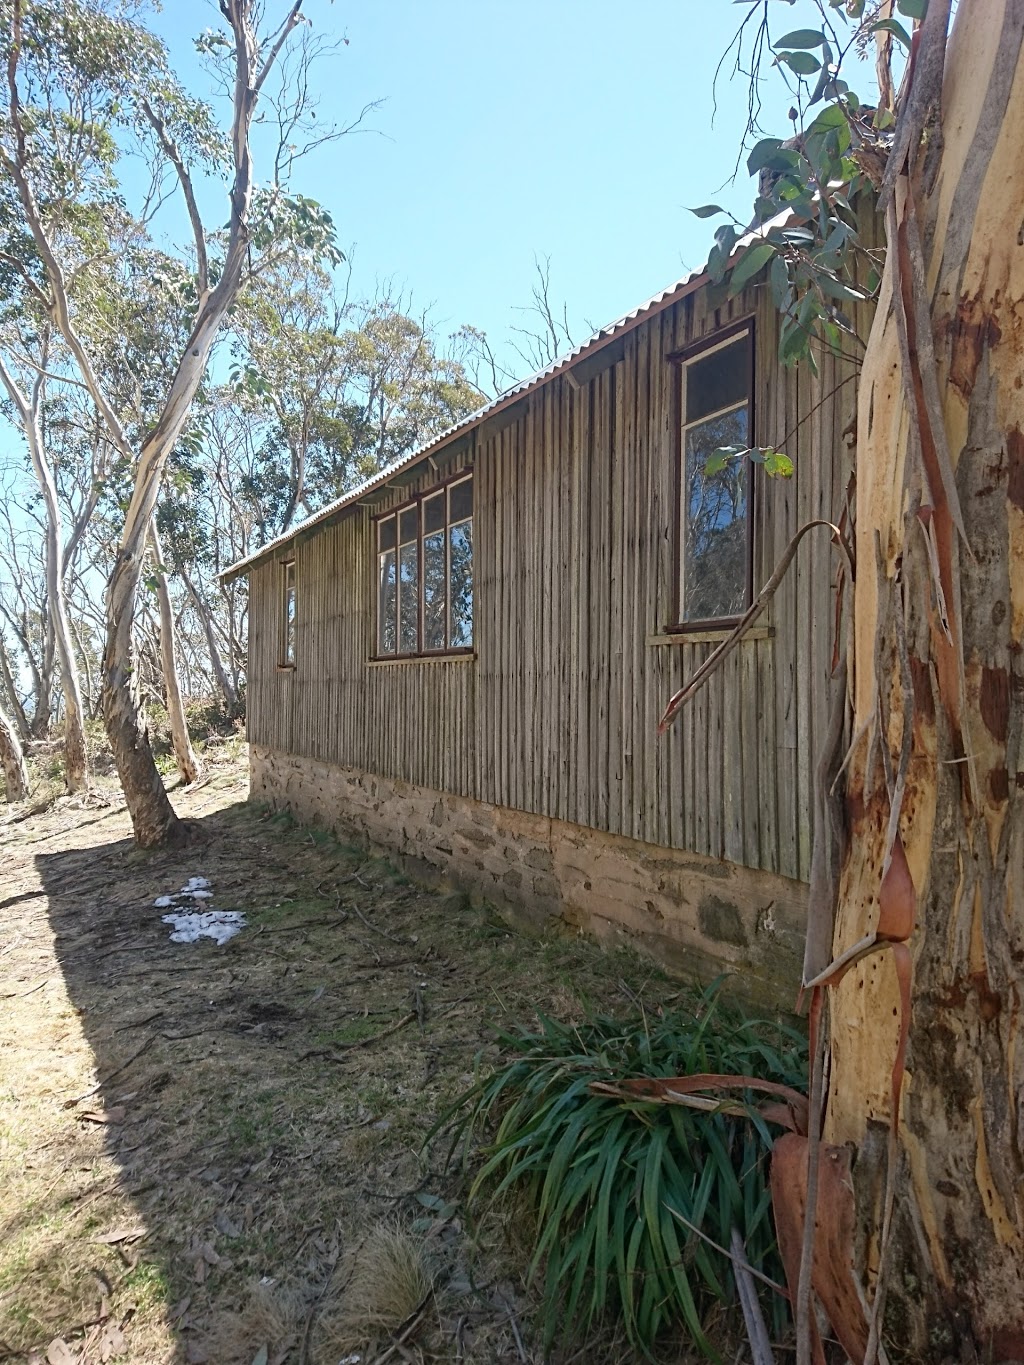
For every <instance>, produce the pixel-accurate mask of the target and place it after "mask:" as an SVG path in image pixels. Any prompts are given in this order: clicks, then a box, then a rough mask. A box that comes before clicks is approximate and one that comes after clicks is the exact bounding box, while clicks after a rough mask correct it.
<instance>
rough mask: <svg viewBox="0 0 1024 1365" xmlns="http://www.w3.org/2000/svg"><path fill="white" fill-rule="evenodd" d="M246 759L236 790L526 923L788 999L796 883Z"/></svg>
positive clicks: (287, 758) (328, 770)
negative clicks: (244, 776)
mask: <svg viewBox="0 0 1024 1365" xmlns="http://www.w3.org/2000/svg"><path fill="white" fill-rule="evenodd" d="M250 769H251V778H252V781H251V788H250V799H252V800H254V801H260V802H265V803H266V804H268V805H269V806H271V807H273V808H274V809H287V810H289V811H291V812H292V814H293V815H295V817H296V818H297V819H299V820H302V821H303V822H305V823H310V824H319V825H324V826H327V827H328V828H331V829H334V830H336V831H339V832H341V831H344V832H346V833H348V834H355V835H356V836H357V837H359V838H360V839H362V840H364V841H366V842H368V843H369V844H370V845H372V846H375V847H377V848H380V849H382V850H384V851H386V852H387V853H388V854H389V855H390V856H396V855H397V856H398V858H399V859H400V860H401V861H402V862H403V863H404V864H405V865H406V866H407V868H408V870H409V871H410V872H411V873H412V874H413V875H416V876H419V877H421V878H423V879H425V880H428V881H430V882H431V884H433V885H441V886H450V887H452V888H458V889H461V890H465V891H468V892H469V893H470V894H471V896H472V897H473V898H474V899H486V900H488V901H490V902H491V903H492V904H494V905H496V906H497V907H498V908H499V909H501V910H502V911H504V912H506V913H508V914H509V915H510V916H511V917H512V918H513V919H515V920H516V921H518V922H519V923H521V924H525V925H527V926H529V927H532V928H533V929H535V930H537V931H539V932H550V931H551V930H552V929H555V928H558V927H561V928H563V929H575V930H577V931H580V932H585V933H587V934H591V935H593V936H594V937H596V938H598V939H600V940H603V941H605V942H611V943H623V942H628V943H632V944H633V945H634V946H636V947H638V948H641V949H643V950H646V951H647V952H649V953H651V954H652V955H653V956H654V957H655V958H657V959H658V960H659V961H660V962H661V963H662V964H664V965H665V966H666V967H668V968H669V969H670V970H672V971H674V972H678V973H680V974H681V975H684V976H687V977H691V978H698V979H700V980H702V981H704V982H707V981H709V980H711V979H712V978H713V977H714V976H717V975H718V974H719V973H720V972H723V971H727V972H731V973H734V974H735V975H734V977H733V979H732V981H731V985H732V987H733V988H734V989H736V990H737V991H739V992H741V993H742V994H744V995H746V996H748V997H751V998H753V999H755V1000H758V1001H761V1002H764V1003H766V1004H770V1005H772V1006H775V1007H779V1008H787V1009H788V1008H792V1006H793V1002H794V999H795V993H796V989H797V987H798V985H799V980H800V968H801V962H802V957H803V934H804V925H805V916H806V904H807V888H806V887H805V886H804V885H803V884H802V883H800V882H794V881H790V880H789V879H788V878H785V877H779V876H775V875H773V874H771V873H766V872H757V871H753V870H752V869H750V868H744V867H739V866H738V865H736V864H734V863H726V862H719V861H717V860H715V859H711V858H703V857H698V856H696V855H694V854H689V853H684V852H681V851H680V850H678V849H671V848H663V847H661V846H658V845H654V844H643V843H639V842H637V841H636V840H633V839H625V838H622V837H620V836H618V835H612V834H604V833H602V832H601V831H599V830H594V829H588V828H585V827H583V826H581V825H571V824H566V823H564V822H563V821H560V820H552V819H549V818H547V817H546V816H539V815H528V814H526V813H525V812H523V811H517V810H509V809H507V808H506V807H503V806H489V805H484V804H483V803H481V802H478V801H470V800H467V799H466V798H465V797H460V796H450V795H447V794H446V793H443V792H437V791H431V790H429V789H427V788H424V787H414V786H411V785H410V784H408V783H405V782H398V781H394V780H392V779H390V778H382V777H378V776H376V775H374V774H373V773H366V772H360V771H358V770H357V769H354V768H343V767H339V766H337V765H335V764H329V763H323V762H320V761H318V760H315V759H308V758H299V757H296V756H295V755H294V754H285V753H281V752H278V751H276V750H271V749H265V748H261V747H259V746H256V745H253V746H250Z"/></svg>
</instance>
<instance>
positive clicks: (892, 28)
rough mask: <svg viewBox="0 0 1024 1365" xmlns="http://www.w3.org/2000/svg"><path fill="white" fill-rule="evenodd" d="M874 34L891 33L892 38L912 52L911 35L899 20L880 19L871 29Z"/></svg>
mask: <svg viewBox="0 0 1024 1365" xmlns="http://www.w3.org/2000/svg"><path fill="white" fill-rule="evenodd" d="M870 32H872V33H891V34H892V36H893V37H894V38H895V39H897V41H898V42H901V43H902V44H903V46H904V47H905V48H906V49H907V51H908V52H909V51H910V34H909V33H908V32H907V30H906V29H905V28H904V27H903V25H902V24H901V23H900V21H899V20H898V19H879V20H878V21H877V22H876V23H874V24H872V25H871V27H870Z"/></svg>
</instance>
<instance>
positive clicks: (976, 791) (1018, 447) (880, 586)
mask: <svg viewBox="0 0 1024 1365" xmlns="http://www.w3.org/2000/svg"><path fill="white" fill-rule="evenodd" d="M943 8H944V7H943V6H942V5H940V4H936V3H935V0H933V3H932V4H931V5H930V6H929V10H928V17H927V19H926V21H925V28H927V29H928V30H929V49H928V50H929V53H930V54H931V55H930V57H929V61H928V63H927V64H926V65H925V66H924V67H922V66H921V63H920V61H919V62H918V64H917V67H916V69H915V71H914V73H913V82H914V84H916V83H917V82H918V80H919V79H920V80H922V81H924V77H925V76H926V75H930V76H934V74H935V72H936V71H939V72H943V65H944V74H943V77H942V79H943V86H942V101H941V126H940V125H939V124H938V123H937V121H936V119H935V116H934V113H932V114H931V115H929V113H928V111H929V110H933V111H934V108H935V103H936V99H935V96H936V93H937V92H936V90H935V89H928V88H925V86H924V85H923V86H922V89H921V90H920V91H919V92H915V91H914V90H913V88H912V90H911V96H910V99H909V100H908V101H907V104H906V105H905V109H904V112H903V114H901V116H900V122H901V124H903V127H901V128H898V129H897V134H896V139H895V146H896V148H897V155H896V156H895V157H894V159H893V161H892V162H891V163H890V173H891V174H890V176H889V178H888V181H887V184H888V187H889V189H890V191H891V193H892V198H891V201H890V206H889V224H890V234H889V235H890V252H889V256H888V259H887V264H886V273H885V277H884V279H883V282H882V291H881V300H880V305H879V310H878V313H877V315H876V318H875V322H874V325H873V328H872V332H871V336H870V338H869V341H868V347H867V352H866V355H865V363H864V369H863V374H862V383H861V391H860V398H859V404H860V406H859V416H858V430H859V433H860V439H859V443H858V450H857V518H856V524H857V532H856V534H857V554H856V563H857V582H856V585H855V594H854V636H855V658H856V668H855V673H854V676H855V689H854V694H853V702H854V716H853V733H854V734H855V735H857V736H858V737H859V738H858V742H857V744H856V745H855V748H854V751H853V754H852V758H851V763H850V767H849V776H848V784H847V792H846V809H847V820H848V823H849V834H850V842H849V845H848V851H847V854H846V858H845V864H844V867H843V873H842V883H841V890H840V896H839V905H840V910H839V915H838V918H837V925H836V935H835V942H834V944H833V954H832V955H833V958H834V959H839V960H842V959H844V957H846V956H849V957H853V958H855V957H856V951H855V950H856V948H857V946H858V945H860V944H862V943H863V942H865V941H866V940H867V939H869V938H871V937H872V936H878V937H887V936H893V937H895V938H897V939H899V938H901V937H902V936H903V934H904V931H907V930H909V925H910V920H911V918H912V916H913V913H914V911H915V910H916V918H917V927H916V929H914V930H913V931H912V938H911V950H912V952H913V958H914V986H913V995H912V1010H913V1017H912V1023H911V1031H910V1038H909V1045H907V1057H906V1071H907V1075H908V1077H909V1081H908V1084H907V1086H906V1088H905V1090H904V1093H903V1095H902V1113H901V1112H900V1106H901V1100H900V1097H899V1096H894V1094H893V1090H894V1078H895V1077H896V1076H897V1075H898V1073H899V1070H900V1066H899V1062H900V1058H899V1055H898V1054H899V1050H900V1049H901V1048H902V1047H903V1046H904V1045H906V1038H905V1033H904V1031H903V1029H901V1027H900V1019H901V1017H902V1016H903V1014H904V1011H905V999H904V1000H901V995H903V996H904V997H905V995H906V990H907V981H908V979H909V970H908V962H905V963H904V965H903V967H902V968H901V971H900V972H897V971H896V970H895V967H894V963H893V955H892V954H889V953H885V954H879V953H874V954H872V955H871V956H869V957H867V958H865V959H863V960H861V961H859V962H856V963H855V965H852V966H851V967H850V970H849V971H848V972H847V973H846V975H845V976H844V977H843V979H842V981H841V982H840V983H838V984H837V985H835V986H834V988H833V991H832V995H833V999H832V1009H831V1030H832V1040H831V1085H830V1094H829V1100H828V1108H827V1117H826V1129H825V1138H826V1140H827V1142H829V1143H831V1144H834V1145H836V1146H839V1145H841V1144H850V1143H852V1144H855V1145H856V1146H857V1147H858V1148H859V1154H858V1159H857V1166H856V1175H857V1181H856V1183H857V1191H858V1223H859V1226H860V1230H861V1233H862V1234H863V1235H864V1237H865V1241H866V1242H871V1241H872V1240H873V1239H874V1238H877V1236H878V1231H879V1229H878V1222H877V1219H878V1211H879V1209H880V1208H882V1207H883V1203H884V1204H885V1205H886V1206H887V1205H888V1198H885V1199H884V1200H883V1192H884V1194H885V1195H886V1196H892V1200H893V1202H892V1214H891V1224H892V1237H891V1240H890V1241H889V1246H888V1252H887V1253H886V1262H885V1266H886V1270H885V1273H884V1276H883V1282H882V1284H881V1285H880V1286H879V1287H878V1291H877V1292H878V1300H877V1301H880V1300H881V1299H883V1298H884V1297H885V1294H886V1289H887V1291H888V1297H887V1301H886V1310H887V1312H886V1318H885V1325H884V1328H883V1330H882V1336H883V1338H892V1339H895V1340H897V1341H898V1342H899V1344H900V1346H901V1348H902V1349H903V1350H904V1351H905V1352H906V1353H907V1355H908V1356H909V1357H910V1358H913V1359H915V1360H921V1361H933V1360H940V1359H942V1358H943V1357H945V1356H947V1355H950V1354H958V1353H959V1350H960V1347H961V1345H962V1342H963V1340H964V1337H965V1336H967V1335H969V1336H971V1337H972V1338H973V1341H974V1343H975V1345H976V1348H977V1350H978V1353H979V1358H980V1357H981V1356H982V1355H985V1356H987V1357H989V1358H991V1359H1002V1358H1007V1357H1012V1358H1024V1352H1022V1348H1024V1147H1022V1145H1021V1142H1020V1133H1019V1131H1018V1125H1019V1123H1020V1118H1019V1116H1020V1113H1021V1108H1020V1106H1021V1099H1022V1096H1024V1039H1022V1038H1021V1037H1020V1031H1021V1030H1020V1021H1021V1006H1022V994H1024V989H1022V973H1021V964H1022V963H1024V785H1022V784H1021V783H1019V782H1018V776H1019V775H1020V774H1021V772H1022V770H1024V648H1022V646H1024V438H1022V435H1021V433H1022V431H1024V388H1022V386H1021V382H1020V376H1021V375H1022V374H1024V328H1022V327H1021V325H1020V321H1021V318H1022V316H1024V248H1022V247H1021V245H1020V244H1019V240H1018V234H1019V231H1020V224H1021V219H1022V216H1024V160H1022V158H1021V153H1020V130H1021V128H1024V5H1022V4H1021V3H1020V2H1019V0H963V2H962V3H961V5H960V6H959V8H958V11H957V15H956V19H955V22H954V29H953V33H952V35H951V37H950V40H949V44H948V47H946V48H945V60H944V64H943V63H942V62H938V61H937V58H936V52H937V48H936V47H935V46H934V45H933V44H934V43H937V41H938V39H937V38H936V30H935V28H934V24H935V22H936V17H941V14H940V11H941V10H942V9H943ZM924 36H925V35H924V29H923V30H922V48H921V51H922V52H923V51H924V42H923V39H924ZM925 84H927V83H925ZM925 147H927V150H928V161H929V164H928V168H927V173H926V172H925V168H924V161H925V157H924V155H923V149H924V148H925ZM876 546H877V547H878V553H877V554H876V552H875V547H876ZM901 631H902V633H903V634H902V639H901V638H899V636H900V632H901ZM872 661H873V666H872ZM936 696H937V697H938V698H939V699H940V701H941V705H939V706H936V705H935V699H936ZM908 703H909V704H908ZM908 730H909V735H910V742H909V745H908ZM899 772H903V773H904V775H905V782H904V787H903V793H902V800H901V802H900V803H899V805H897V803H896V802H895V801H894V800H893V796H894V792H895V786H896V778H897V775H898V773H899ZM890 802H892V803H893V809H894V810H895V813H896V816H897V818H896V822H895V826H896V827H895V830H893V828H892V827H891V823H892V822H891V820H890ZM893 834H895V840H893ZM890 847H891V849H892V857H891V859H889V858H888V853H889V849H890ZM897 865H899V866H897ZM897 874H898V879H899V886H897V885H896V883H895V882H894V881H893V877H894V875H897ZM907 888H909V899H908V894H907ZM894 893H898V894H896V895H895V900H894ZM893 926H895V931H894V929H893ZM900 951H901V952H902V953H903V954H904V955H907V954H908V949H906V948H904V949H902V950H900ZM894 1063H895V1065H894ZM897 1123H898V1124H899V1134H900V1142H899V1151H898V1152H896V1151H892V1150H891V1151H889V1152H888V1153H887V1151H886V1144H885V1141H884V1139H882V1140H880V1139H879V1132H880V1130H879V1128H878V1127H876V1125H877V1124H884V1125H885V1129H882V1130H881V1131H883V1132H884V1131H885V1130H889V1131H890V1132H891V1131H893V1128H894V1127H895V1125H896V1124H897ZM887 1181H888V1185H887ZM886 1211H887V1210H886ZM883 1240H884V1239H883ZM868 1259H870V1258H869V1257H868V1254H867V1252H866V1251H865V1253H864V1256H863V1257H862V1260H861V1265H860V1270H861V1272H862V1274H863V1273H864V1271H865V1263H866V1261H867V1260H868ZM876 1341H877V1335H876V1333H875V1332H874V1331H872V1340H871V1343H870V1344H869V1347H868V1348H867V1349H868V1354H869V1355H870V1354H871V1353H872V1351H873V1350H874V1346H875V1342H876Z"/></svg>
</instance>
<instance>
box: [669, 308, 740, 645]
mask: <svg viewBox="0 0 1024 1365" xmlns="http://www.w3.org/2000/svg"><path fill="white" fill-rule="evenodd" d="M751 360H752V357H751V334H750V332H749V331H748V332H744V333H743V334H742V335H740V336H738V337H734V338H732V339H731V340H728V341H725V342H723V343H722V344H721V345H720V346H716V347H715V348H714V349H713V350H706V351H704V352H702V353H701V354H700V355H698V356H696V357H695V358H694V359H693V360H690V361H688V362H687V363H685V364H684V365H683V403H682V418H683V430H682V470H681V475H682V477H681V479H680V493H681V506H680V509H679V510H680V527H681V546H682V553H681V554H680V556H679V575H680V584H679V589H680V593H679V600H680V604H681V614H680V620H681V621H682V622H691V623H692V622H694V621H712V620H715V619H717V618H721V617H731V616H738V615H740V614H741V613H742V612H743V611H744V610H745V608H746V607H747V605H748V603H749V598H750V551H749V516H750V479H751V462H750V460H749V459H748V458H747V457H746V455H745V454H743V453H742V452H744V451H745V450H746V449H747V447H748V446H749V444H750V440H751V430H750V425H751V424H750V388H751V383H750V380H751ZM730 447H731V453H730V455H729V456H728V457H726V456H725V454H724V451H726V450H729V448H730Z"/></svg>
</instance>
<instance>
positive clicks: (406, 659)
mask: <svg viewBox="0 0 1024 1365" xmlns="http://www.w3.org/2000/svg"><path fill="white" fill-rule="evenodd" d="M475 662H476V651H475V650H473V649H464V650H460V651H459V652H458V653H457V654H396V655H395V656H394V657H393V658H385V659H367V660H365V663H366V667H367V668H396V667H398V666H399V665H403V664H471V663H475Z"/></svg>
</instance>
